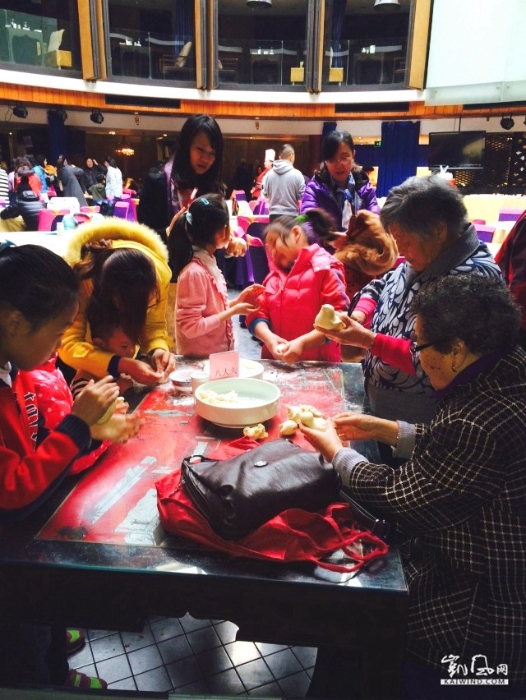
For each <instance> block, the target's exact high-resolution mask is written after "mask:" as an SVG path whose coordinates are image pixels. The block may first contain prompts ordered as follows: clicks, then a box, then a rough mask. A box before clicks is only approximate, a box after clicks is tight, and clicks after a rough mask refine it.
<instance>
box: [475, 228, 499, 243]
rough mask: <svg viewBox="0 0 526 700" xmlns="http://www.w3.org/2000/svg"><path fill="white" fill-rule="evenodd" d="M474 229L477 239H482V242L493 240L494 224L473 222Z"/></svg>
mask: <svg viewBox="0 0 526 700" xmlns="http://www.w3.org/2000/svg"><path fill="white" fill-rule="evenodd" d="M475 230H476V232H477V236H478V237H479V241H484V243H491V242H492V240H493V234H494V233H495V226H484V225H483V224H475Z"/></svg>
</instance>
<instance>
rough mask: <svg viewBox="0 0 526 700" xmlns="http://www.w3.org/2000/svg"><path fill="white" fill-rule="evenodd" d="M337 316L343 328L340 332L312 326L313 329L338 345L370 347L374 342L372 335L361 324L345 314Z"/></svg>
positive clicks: (340, 313)
mask: <svg viewBox="0 0 526 700" xmlns="http://www.w3.org/2000/svg"><path fill="white" fill-rule="evenodd" d="M337 314H338V316H339V317H340V319H341V320H342V321H343V323H344V327H343V328H342V330H340V331H336V330H327V329H326V328H322V327H321V326H316V325H315V326H314V328H315V329H316V330H317V331H319V332H320V333H323V335H326V336H327V338H330V339H331V340H334V341H335V342H336V343H340V345H354V346H355V347H359V348H365V349H368V348H370V347H371V345H372V342H373V340H374V333H373V331H370V330H369V329H368V328H364V326H362V324H361V323H358V322H357V321H355V320H354V319H352V318H349V317H348V316H347V314H346V313H344V312H342V311H339V312H337Z"/></svg>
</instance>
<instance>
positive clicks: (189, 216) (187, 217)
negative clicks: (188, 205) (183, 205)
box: [184, 211, 192, 226]
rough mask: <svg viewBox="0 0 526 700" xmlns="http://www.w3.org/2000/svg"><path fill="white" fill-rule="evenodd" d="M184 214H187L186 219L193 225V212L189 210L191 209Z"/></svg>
mask: <svg viewBox="0 0 526 700" xmlns="http://www.w3.org/2000/svg"><path fill="white" fill-rule="evenodd" d="M184 216H185V219H186V221H187V222H188V223H189V224H190V226H191V225H192V214H191V212H189V211H187V212H185V214H184Z"/></svg>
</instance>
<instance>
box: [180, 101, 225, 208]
mask: <svg viewBox="0 0 526 700" xmlns="http://www.w3.org/2000/svg"><path fill="white" fill-rule="evenodd" d="M200 133H203V134H205V135H206V136H207V137H208V139H209V140H210V145H211V147H212V148H213V150H214V153H215V160H214V162H213V163H212V165H211V166H210V168H209V169H208V170H207V171H206V173H203V174H202V175H197V173H195V172H194V170H193V169H192V167H191V165H190V147H191V145H192V141H193V140H194V138H195V136H197V134H200ZM222 173H223V135H222V133H221V129H220V128H219V124H218V123H217V122H216V120H215V119H214V118H213V117H210V116H209V115H208V114H194V115H193V116H191V117H189V118H188V119H187V120H186V121H185V123H184V124H183V128H182V129H181V133H180V134H179V139H178V140H177V145H176V147H175V153H174V162H173V168H172V181H173V183H174V185H175V187H176V188H178V189H183V190H192V189H194V188H195V187H197V191H198V194H200V195H201V194H205V193H207V192H214V193H216V194H221V195H224V193H225V187H224V184H223V179H222Z"/></svg>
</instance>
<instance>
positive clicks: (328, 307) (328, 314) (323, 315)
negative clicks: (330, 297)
mask: <svg viewBox="0 0 526 700" xmlns="http://www.w3.org/2000/svg"><path fill="white" fill-rule="evenodd" d="M314 325H315V326H319V327H320V328H325V329H326V330H328V331H341V330H342V328H344V327H345V323H344V322H343V321H342V320H341V318H340V317H339V316H338V314H337V313H336V311H335V309H334V306H332V304H324V305H323V306H322V307H321V309H320V310H319V311H318V315H317V316H316V318H315V319H314Z"/></svg>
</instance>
